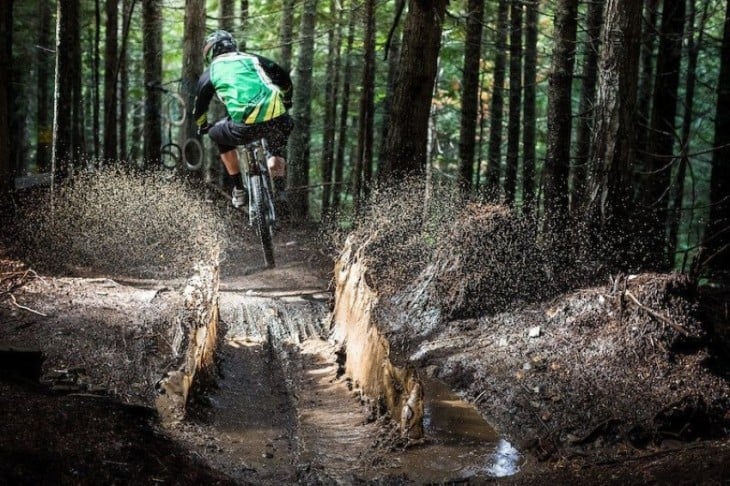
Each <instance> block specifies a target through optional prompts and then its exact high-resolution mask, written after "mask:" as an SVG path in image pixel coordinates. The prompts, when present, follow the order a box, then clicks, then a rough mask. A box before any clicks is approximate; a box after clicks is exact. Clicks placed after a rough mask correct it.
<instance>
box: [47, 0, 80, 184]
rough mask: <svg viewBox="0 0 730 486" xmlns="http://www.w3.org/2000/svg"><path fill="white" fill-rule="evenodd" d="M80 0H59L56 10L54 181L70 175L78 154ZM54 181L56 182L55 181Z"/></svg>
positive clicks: (52, 165)
mask: <svg viewBox="0 0 730 486" xmlns="http://www.w3.org/2000/svg"><path fill="white" fill-rule="evenodd" d="M78 20H79V19H78V0H69V1H65V2H58V4H57V12H56V77H55V79H56V81H55V94H54V116H53V149H52V156H51V173H52V181H53V182H55V181H61V180H63V179H65V178H67V177H68V175H69V173H70V169H71V167H73V158H74V126H73V121H74V111H75V110H74V86H73V85H74V80H75V74H74V69H75V64H76V63H75V62H74V60H73V57H72V56H73V54H74V47H73V46H74V31H76V30H78V28H79V22H78ZM53 182H52V184H53Z"/></svg>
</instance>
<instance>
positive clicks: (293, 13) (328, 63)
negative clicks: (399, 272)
mask: <svg viewBox="0 0 730 486" xmlns="http://www.w3.org/2000/svg"><path fill="white" fill-rule="evenodd" d="M729 9H730V7H729V6H728V2H727V1H726V0H703V1H698V0H642V1H636V0H600V1H595V0H592V1H587V0H586V1H584V0H559V1H555V2H547V1H540V0H488V1H480V0H451V1H447V0H419V1H416V0H408V1H406V0H386V1H375V0H279V1H262V0H242V1H232V0H219V1H212V0H210V1H204V0H188V1H185V2H183V1H179V0H178V1H174V0H141V1H137V0H123V1H120V2H119V1H112V0H105V1H103V0H95V1H90V0H68V1H65V0H64V1H63V2H55V1H40V0H39V1H24V2H19V1H6V2H2V6H1V7H0V17H2V18H1V19H0V28H2V29H3V32H2V37H3V40H4V41H3V43H2V45H3V49H2V56H3V58H2V59H1V60H0V61H1V62H2V63H3V65H4V66H9V69H3V70H2V74H1V75H0V76H1V77H0V86H2V88H3V89H2V90H0V91H1V93H0V110H2V111H3V112H4V113H3V114H2V116H0V120H2V122H0V140H1V141H2V143H0V180H1V181H2V194H3V199H2V204H3V206H4V208H8V209H10V210H12V207H13V203H12V199H13V194H14V193H15V191H17V190H18V188H21V187H23V186H24V185H25V184H33V183H35V182H33V181H36V182H37V181H38V180H46V179H43V178H41V176H40V175H42V174H48V173H52V176H53V180H54V181H58V182H60V181H63V180H64V178H66V177H70V176H72V175H73V174H74V173H76V172H79V171H87V170H91V171H93V170H96V169H98V168H100V167H102V166H108V165H125V166H130V167H134V168H137V169H144V170H156V169H159V168H160V166H161V165H162V159H163V157H164V156H165V152H164V151H161V147H163V146H164V145H165V144H168V143H175V144H177V145H179V146H180V147H181V148H182V153H181V154H180V155H179V159H180V163H178V164H177V165H176V166H175V167H174V171H175V173H176V175H177V176H178V177H181V178H188V179H191V180H194V181H198V182H200V183H205V184H210V185H217V186H221V185H222V184H223V178H222V176H221V166H220V163H219V162H218V161H217V160H216V158H217V154H216V153H215V151H213V150H212V148H211V147H210V143H209V142H208V141H207V139H205V138H204V139H199V137H198V135H196V133H195V126H194V123H193V121H192V120H190V118H191V117H190V116H189V115H190V112H191V110H192V104H193V100H194V98H195V94H196V93H195V87H196V82H197V78H198V76H199V75H200V73H201V72H202V71H203V69H204V68H205V66H204V63H203V59H202V54H201V51H200V50H201V47H202V44H203V39H204V38H205V36H206V35H207V34H209V33H210V32H212V31H214V30H216V29H225V30H228V31H230V32H231V33H232V34H233V35H234V37H235V38H236V39H237V40H238V47H239V49H241V50H245V51H249V52H253V53H256V54H259V55H262V56H265V57H267V58H269V59H272V60H274V61H275V62H277V63H279V64H281V65H282V66H284V67H285V68H286V69H287V70H289V71H290V73H291V75H292V79H293V81H294V93H295V94H294V106H293V108H292V110H291V114H292V116H293V118H294V119H295V121H296V128H295V130H294V133H293V134H292V137H291V139H290V145H289V159H290V170H289V174H288V184H289V190H290V193H291V195H292V204H293V208H292V209H293V213H294V214H295V216H296V217H298V218H302V219H312V218H313V219H318V220H323V221H324V220H327V221H329V220H332V219H333V218H334V219H337V218H339V221H340V222H341V223H343V224H345V223H346V224H352V222H353V221H356V214H357V212H358V211H360V208H361V207H362V205H363V204H364V203H365V202H366V201H367V200H368V198H369V197H371V195H372V194H373V193H374V192H373V189H374V188H376V187H377V186H379V185H387V184H388V183H389V182H390V181H392V180H394V179H400V178H401V176H402V175H403V174H406V175H414V176H415V177H418V178H420V179H422V180H425V181H428V183H427V184H426V189H425V190H424V197H427V195H428V194H429V191H428V186H429V184H432V183H433V184H435V183H439V184H441V183H443V184H447V185H449V184H450V185H451V186H453V189H452V190H453V191H454V192H456V193H459V194H461V195H462V196H463V197H465V198H467V199H478V200H483V201H488V202H496V203H502V204H505V205H506V206H508V207H510V208H511V209H512V210H513V211H515V212H517V213H519V214H520V215H521V216H524V217H526V218H528V219H531V220H532V221H534V224H535V234H536V235H543V236H545V235H553V236H552V237H553V238H555V236H554V235H561V238H555V239H556V241H560V240H569V239H570V229H571V228H573V227H575V226H576V222H580V226H581V227H583V228H585V227H587V228H589V231H590V232H592V233H594V234H595V235H597V237H598V238H601V239H602V240H603V242H604V243H605V242H606V241H610V242H612V243H613V245H612V248H611V250H610V252H611V253H612V254H613V255H614V256H613V257H612V260H613V264H615V265H616V266H617V267H620V268H624V269H636V268H644V269H647V268H648V269H656V270H672V269H676V270H680V271H685V272H691V271H701V272H702V274H703V275H706V276H711V277H713V278H718V277H722V276H723V275H725V276H726V274H727V270H728V268H729V267H730V265H728V263H729V262H728V260H729V259H730V256H728V255H729V254H730V251H729V250H728V248H729V245H730V222H729V220H728V214H730V201H729V195H730V191H729V190H728V186H729V184H730V181H729V180H728V178H729V177H730V176H729V170H728V167H730V140H729V138H730V126H729V125H730V123H729V121H730V106H729V105H730V33H728V30H730V29H728V14H729V12H730V10H729ZM160 88H161V89H160ZM178 95H179V98H178ZM178 100H179V103H181V104H179V103H178ZM169 106H172V109H173V111H172V112H170V111H169V110H168V107H169ZM216 110H217V111H216ZM212 113H215V114H217V115H218V116H222V112H221V109H220V108H214V109H213V110H212ZM182 114H187V115H188V116H187V119H185V120H184V121H183V122H181V123H172V121H174V120H176V119H177V120H178V121H179V118H180V116H181V115H182ZM190 139H198V140H199V141H201V142H203V146H204V147H205V154H204V155H205V157H204V158H203V159H204V160H202V161H201V162H202V164H201V165H202V167H201V168H199V169H197V170H190V169H189V166H187V165H186V164H184V163H182V162H183V161H184V160H185V159H186V158H188V157H193V156H192V155H190V153H189V151H188V150H187V149H188V147H195V146H196V145H191V144H190V143H189V140H190ZM196 157H198V156H197V155H196ZM193 165H195V164H193ZM39 178H40V179H39ZM29 181H30V182H29ZM419 187H420V186H419ZM601 248H605V246H601ZM566 257H569V252H568V253H566Z"/></svg>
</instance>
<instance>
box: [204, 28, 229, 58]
mask: <svg viewBox="0 0 730 486" xmlns="http://www.w3.org/2000/svg"><path fill="white" fill-rule="evenodd" d="M235 50H236V40H235V39H234V38H233V36H232V35H231V33H230V32H227V31H225V30H216V31H215V32H213V33H212V34H210V35H209V36H208V37H207V38H206V39H205V45H204V46H203V58H204V59H205V62H208V63H209V62H210V61H212V60H213V59H214V58H215V57H216V56H220V55H221V54H225V53H226V52H234V51H235Z"/></svg>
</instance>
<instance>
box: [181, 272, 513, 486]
mask: <svg viewBox="0 0 730 486" xmlns="http://www.w3.org/2000/svg"><path fill="white" fill-rule="evenodd" d="M326 285H327V282H326V281H322V280H317V279H316V278H314V277H313V276H312V275H311V274H309V273H307V272H306V271H303V269H301V268H299V267H297V266H296V265H294V266H289V267H284V268H282V267H277V268H276V269H273V270H265V271H256V270H255V269H253V270H246V271H245V272H244V275H234V276H224V277H223V279H222V281H221V285H220V290H221V292H220V297H219V309H220V319H221V342H220V344H219V353H218V356H219V358H220V362H219V373H220V376H219V377H218V380H217V384H216V386H215V387H214V388H212V389H210V390H208V391H207V392H205V393H203V394H197V395H196V400H195V401H194V403H193V404H192V406H191V407H190V414H189V417H188V419H187V420H186V421H185V422H184V423H183V424H182V425H180V426H178V427H177V429H176V430H175V431H173V435H175V436H176V437H177V438H178V439H179V440H182V441H183V442H184V443H186V444H187V445H188V446H189V448H190V450H192V451H194V453H195V454H197V455H199V456H201V457H203V458H204V459H205V460H206V461H207V462H208V463H209V464H210V465H211V466H212V467H214V468H215V469H217V470H219V471H221V472H223V473H225V474H227V475H228V476H229V477H231V479H232V480H233V481H234V482H235V483H238V484H249V483H250V484H263V485H273V484H354V483H360V482H373V481H374V482H380V483H383V484H396V483H397V484H403V483H404V482H415V483H417V484H422V483H441V482H444V481H447V482H448V481H454V480H456V481H459V480H463V479H465V478H477V477H482V478H484V477H486V476H490V475H492V474H489V473H488V472H487V469H488V468H489V467H490V464H493V463H494V462H495V461H499V460H501V458H500V457H498V454H499V453H497V454H495V450H498V448H499V447H500V445H499V444H498V443H497V438H496V437H494V436H492V437H486V438H485V436H482V437H480V440H479V441H476V442H475V441H472V440H468V441H464V439H463V437H464V436H458V437H457V436H456V435H454V434H453V431H448V430H446V429H445V428H444V427H443V423H444V422H443V420H444V417H446V418H447V419H448V420H451V421H452V422H454V423H464V422H465V415H464V410H463V409H459V410H456V414H457V416H455V417H451V418H448V417H447V415H448V413H449V412H448V411H447V412H446V415H444V414H443V413H442V412H441V411H439V410H440V409H443V408H444V407H443V405H444V404H449V405H447V407H446V408H453V406H452V405H450V404H453V403H455V402H456V401H458V398H457V397H454V396H453V395H448V394H446V395H444V393H436V394H433V393H432V395H433V396H432V397H431V398H430V400H429V398H428V396H427V401H426V413H427V417H426V419H427V423H426V424H425V425H426V431H427V436H429V437H427V439H426V440H425V441H424V443H422V444H420V445H418V446H416V447H409V448H404V443H403V442H402V441H400V440H399V438H398V436H397V434H395V433H394V432H393V430H392V429H389V428H387V427H384V426H383V424H382V423H381V422H380V421H375V420H373V413H372V410H371V408H370V406H369V405H368V404H367V403H365V402H364V401H363V400H361V398H360V396H359V392H357V391H353V390H352V387H351V386H350V383H349V382H348V380H347V379H346V378H345V377H344V376H341V375H342V373H340V370H339V365H338V362H337V361H338V359H337V354H336V351H337V350H338V349H337V347H336V344H334V343H332V342H330V341H328V340H327V333H328V331H329V330H328V328H327V327H328V326H327V321H328V317H329V305H328V304H329V301H330V299H331V295H330V294H329V292H327V291H326V290H324V289H325V288H326ZM442 392H443V390H442ZM427 395H428V391H427ZM462 403H463V402H462ZM452 412H453V410H452ZM437 415H440V418H439V417H438V416H437ZM449 423H450V424H451V422H449ZM485 425H486V424H485ZM448 428H452V425H448ZM457 428H458V427H457ZM490 431H491V429H490ZM443 432H446V433H443ZM473 432H474V430H470V431H469V433H473ZM488 433H489V432H488ZM491 433H492V434H493V431H491ZM450 434H451V435H450ZM457 435H458V434H457Z"/></svg>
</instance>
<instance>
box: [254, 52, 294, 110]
mask: <svg viewBox="0 0 730 486" xmlns="http://www.w3.org/2000/svg"><path fill="white" fill-rule="evenodd" d="M256 57H258V59H259V63H260V64H261V67H262V68H264V71H265V72H266V74H267V75H268V76H269V78H270V79H271V81H272V82H273V83H274V84H275V85H277V86H278V87H279V88H280V89H281V92H282V94H283V95H284V105H285V106H286V107H287V108H289V107H291V102H292V95H293V92H294V89H293V86H292V82H291V77H290V76H289V73H288V72H287V71H285V70H284V68H282V67H281V66H279V65H278V64H276V63H275V62H274V61H272V60H271V59H267V58H265V57H262V56H256Z"/></svg>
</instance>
